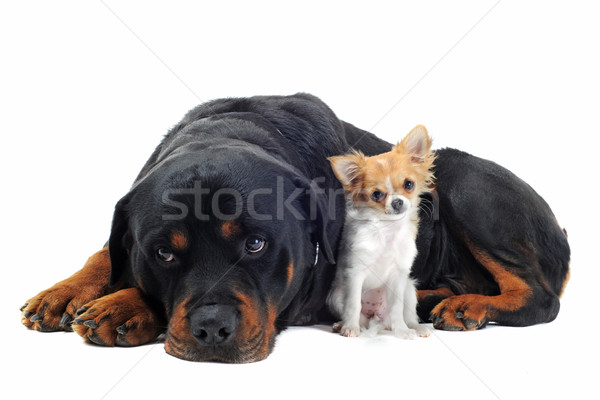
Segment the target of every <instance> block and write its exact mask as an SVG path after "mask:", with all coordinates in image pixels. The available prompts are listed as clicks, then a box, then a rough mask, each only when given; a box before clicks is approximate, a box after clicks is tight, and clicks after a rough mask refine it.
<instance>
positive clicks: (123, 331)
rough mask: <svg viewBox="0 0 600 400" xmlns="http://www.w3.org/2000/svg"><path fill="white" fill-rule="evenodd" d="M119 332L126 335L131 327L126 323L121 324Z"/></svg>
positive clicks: (118, 328) (118, 327)
mask: <svg viewBox="0 0 600 400" xmlns="http://www.w3.org/2000/svg"><path fill="white" fill-rule="evenodd" d="M117 332H118V333H119V334H120V335H126V334H127V332H129V328H128V327H126V326H125V325H120V326H117Z"/></svg>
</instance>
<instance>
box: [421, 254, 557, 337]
mask: <svg viewBox="0 0 600 400" xmlns="http://www.w3.org/2000/svg"><path fill="white" fill-rule="evenodd" d="M467 245H468V247H469V249H470V251H471V253H472V254H473V256H474V257H475V259H476V260H477V261H478V262H479V263H480V264H481V266H483V267H484V268H485V269H486V270H488V271H489V272H490V273H491V275H492V276H493V278H494V280H495V281H496V283H497V284H498V287H499V289H500V294H499V295H497V296H484V295H479V294H464V295H460V296H452V297H448V298H446V299H444V300H442V301H441V302H440V303H439V304H438V305H437V306H435V308H433V310H432V311H431V318H430V319H431V320H432V321H433V326H434V327H435V328H437V329H443V330H454V331H462V330H474V329H479V328H482V327H484V326H485V325H486V324H487V323H489V322H496V323H499V324H502V325H512V326H527V325H533V324H537V323H540V322H549V321H551V320H553V319H554V318H555V317H556V315H557V314H558V308H559V302H558V296H557V295H556V294H555V293H553V292H552V290H550V289H549V288H547V287H545V286H547V285H545V284H544V282H541V283H540V282H538V281H537V280H536V279H537V278H536V276H535V275H534V274H531V273H530V271H531V270H532V267H531V266H529V268H522V269H517V268H515V267H512V266H508V265H506V264H505V263H503V262H502V261H501V260H497V259H495V258H493V257H492V256H490V255H489V254H488V253H487V252H486V251H484V250H483V249H481V248H478V247H476V246H474V245H472V244H467ZM523 271H525V272H523ZM527 273H528V274H527Z"/></svg>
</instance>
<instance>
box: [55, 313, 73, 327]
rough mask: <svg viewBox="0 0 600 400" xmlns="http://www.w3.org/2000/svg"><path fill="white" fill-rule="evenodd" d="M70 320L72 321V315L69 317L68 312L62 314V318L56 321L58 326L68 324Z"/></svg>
mask: <svg viewBox="0 0 600 400" xmlns="http://www.w3.org/2000/svg"><path fill="white" fill-rule="evenodd" d="M71 321H73V317H71V316H70V315H69V314H66V313H65V315H63V316H62V318H61V319H60V322H59V323H58V325H59V326H65V327H66V326H69V325H71Z"/></svg>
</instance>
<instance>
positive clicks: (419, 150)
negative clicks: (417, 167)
mask: <svg viewBox="0 0 600 400" xmlns="http://www.w3.org/2000/svg"><path fill="white" fill-rule="evenodd" d="M431 143H432V140H431V138H430V137H429V135H428V134H427V129H425V127H424V126H423V125H417V126H415V127H414V128H413V129H412V130H411V131H410V132H409V133H408V135H406V137H405V138H404V139H402V142H400V144H403V145H404V146H403V147H404V148H405V149H406V150H407V151H408V152H409V153H410V154H411V156H412V161H413V162H416V163H422V162H424V161H425V157H426V156H427V154H428V153H429V152H430V151H431ZM398 147H399V146H396V148H398Z"/></svg>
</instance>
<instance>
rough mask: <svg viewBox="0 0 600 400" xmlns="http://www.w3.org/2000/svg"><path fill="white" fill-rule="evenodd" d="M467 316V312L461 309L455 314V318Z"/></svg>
mask: <svg viewBox="0 0 600 400" xmlns="http://www.w3.org/2000/svg"><path fill="white" fill-rule="evenodd" d="M464 317H465V314H464V313H463V312H462V311H459V312H457V313H456V315H455V316H454V318H456V319H463V318H464Z"/></svg>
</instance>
